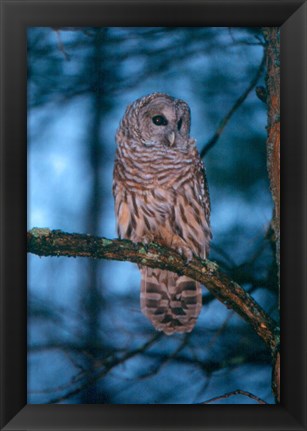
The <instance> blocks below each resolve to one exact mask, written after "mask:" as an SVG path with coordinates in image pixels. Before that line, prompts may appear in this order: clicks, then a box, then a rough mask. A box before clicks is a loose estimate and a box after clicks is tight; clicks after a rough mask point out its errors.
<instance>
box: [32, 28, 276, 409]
mask: <svg viewBox="0 0 307 431" xmlns="http://www.w3.org/2000/svg"><path fill="white" fill-rule="evenodd" d="M263 53H264V40H263V37H262V34H261V30H260V29H258V28H210V27H206V28H192V27H191V28H172V27H167V28H158V27H155V28H149V27H138V28H128V27H127V28H115V27H112V28H61V29H51V28H30V29H28V228H29V229H30V228H33V227H48V228H50V229H61V230H63V231H66V232H78V233H88V234H91V235H99V236H104V237H107V238H115V237H116V231H115V216H114V207H113V196H112V171H113V162H114V154H115V140H114V135H115V131H116V129H117V127H118V124H119V121H120V119H121V117H122V115H123V113H124V110H125V108H126V106H127V104H128V103H131V102H132V101H133V100H135V99H136V98H138V97H141V96H143V95H145V94H148V93H151V92H155V91H159V92H165V93H168V94H170V95H172V96H175V97H177V98H181V99H184V100H185V101H187V102H188V103H189V105H190V107H191V112H192V129H191V136H192V137H194V138H196V140H197V144H198V148H199V151H203V153H205V157H204V160H205V164H206V169H207V178H208V182H209V189H210V195H211V205H212V215H211V224H212V231H213V241H212V247H211V253H210V256H209V258H210V259H211V260H214V261H216V262H217V263H218V264H219V265H220V266H221V268H222V269H223V270H224V271H225V272H227V273H228V274H229V275H230V276H231V278H232V279H234V280H236V281H237V282H238V283H239V284H241V285H242V286H243V287H244V288H245V289H246V290H247V291H248V292H250V293H251V294H252V296H253V297H254V298H255V299H256V300H257V301H258V302H259V304H260V305H261V306H262V307H263V308H264V310H266V311H267V312H268V313H269V314H270V315H271V316H272V317H273V318H275V319H278V309H277V280H276V264H275V259H274V247H273V245H272V241H271V231H270V223H271V219H272V212H273V203H272V198H271V194H270V189H269V180H268V174H267V169H266V144H265V142H266V124H267V117H266V105H265V104H264V103H263V102H262V101H261V100H260V99H259V98H258V97H257V96H256V91H255V86H256V85H264V74H265V71H264V70H263ZM236 102H237V103H236ZM232 108H233V109H232ZM230 111H233V112H231V115H228V114H229V112H230ZM224 120H225V121H226V123H227V124H225V128H224V129H223V130H222V133H218V136H216V137H218V138H219V139H217V140H215V141H214V142H213V141H212V140H211V138H212V137H213V136H214V135H215V133H216V131H217V130H218V128H219V125H220V124H221V122H223V121H224ZM228 120H229V121H228ZM210 140H211V144H212V145H210V146H209V147H206V146H207V145H208V143H209V142H210ZM139 294H140V275H139V271H138V269H137V266H136V265H134V264H132V263H129V262H116V261H103V260H101V261H97V260H93V259H86V258H75V259H73V258H67V257H58V258H55V257H51V258H46V257H45V258H40V257H38V256H35V255H32V254H29V255H28V403H34V404H36V403H38V404H43V403H85V404H86V403H112V404H129V403H133V404H138V403H140V404H148V403H149V404H151V403H158V404H164V403H170V404H176V403H185V404H193V403H202V402H204V401H205V400H208V399H210V398H211V397H215V396H218V395H221V394H224V393H226V392H229V391H233V390H235V389H238V388H239V389H241V390H244V391H249V392H251V393H253V394H255V395H257V396H259V397H261V398H262V399H264V400H265V401H266V402H267V403H274V398H273V395H272V390H271V372H272V369H271V358H270V352H269V351H268V350H267V348H266V346H265V345H264V343H263V342H262V341H261V340H260V338H258V337H257V335H256V334H255V333H254V332H253V330H252V329H251V328H250V327H249V326H248V325H247V324H246V323H245V322H244V321H243V320H242V319H241V318H240V317H238V316H237V315H236V314H235V313H234V312H233V311H232V310H228V309H227V308H226V307H225V306H224V305H223V304H221V303H220V302H219V301H217V300H216V299H214V297H213V296H212V295H211V294H209V292H207V291H206V289H205V288H204V290H203V304H204V305H203V310H202V312H201V315H200V318H199V319H198V322H197V324H196V327H195V329H194V330H193V332H192V333H191V334H187V335H179V334H178V335H173V336H169V337H168V336H166V335H163V334H160V333H158V332H156V331H155V330H154V328H153V327H152V326H151V324H150V323H149V321H148V320H147V319H146V318H145V316H143V315H142V313H141V310H140V305H139ZM220 402H223V403H231V404H232V403H233V404H244V403H254V402H255V401H254V400H252V399H250V398H248V397H242V396H239V395H238V396H235V397H231V398H228V399H223V400H222V401H220Z"/></svg>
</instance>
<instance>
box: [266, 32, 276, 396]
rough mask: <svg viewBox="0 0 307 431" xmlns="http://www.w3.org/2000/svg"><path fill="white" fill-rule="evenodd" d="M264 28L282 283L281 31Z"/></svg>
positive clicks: (272, 182) (270, 161)
mask: <svg viewBox="0 0 307 431" xmlns="http://www.w3.org/2000/svg"><path fill="white" fill-rule="evenodd" d="M262 32H263V35H264V38H265V41H266V104H267V107H268V124H267V134H268V135H267V168H268V174H269V178H270V187H271V193H272V198H273V201H274V215H273V220H272V228H273V231H274V240H275V247H276V263H277V271H278V274H277V275H278V285H280V32H279V28H278V27H264V28H263V29H262ZM272 387H273V391H274V394H275V397H276V400H277V401H278V402H279V401H280V353H279V346H277V350H276V352H275V353H274V366H273V378H272Z"/></svg>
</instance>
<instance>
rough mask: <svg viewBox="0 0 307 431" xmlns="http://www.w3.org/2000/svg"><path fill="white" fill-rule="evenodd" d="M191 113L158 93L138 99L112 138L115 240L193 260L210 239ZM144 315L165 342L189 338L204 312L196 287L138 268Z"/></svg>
mask: <svg viewBox="0 0 307 431" xmlns="http://www.w3.org/2000/svg"><path fill="white" fill-rule="evenodd" d="M189 133H190V108H189V106H188V104H187V103H186V102H184V101H183V100H179V99H175V98H173V97H171V96H168V95H166V94H163V93H153V94H150V95H148V96H144V97H142V98H140V99H137V100H136V101H135V102H134V103H132V104H131V105H129V106H128V107H127V109H126V112H125V114H124V117H123V119H122V121H121V123H120V126H119V128H118V130H117V133H116V142H117V150H116V157H115V166H114V178H113V195H114V199H115V213H116V218H117V231H118V236H119V237H120V238H126V239H130V240H132V241H134V242H143V243H149V242H157V243H160V244H162V245H165V246H167V247H170V248H173V249H175V250H176V251H178V252H179V253H181V254H182V255H183V256H185V257H186V258H187V260H190V259H191V258H192V256H193V255H195V256H198V257H201V258H206V256H207V254H208V252H209V242H210V239H211V230H210V221H209V217H210V200H209V193H208V187H207V181H206V177H205V172H204V166H203V163H202V161H201V159H200V156H199V154H198V151H197V149H196V144H195V140H194V139H192V138H190V135H189ZM140 271H141V310H142V312H143V313H144V314H145V316H147V317H148V318H149V320H150V321H151V322H152V324H153V326H154V327H155V328H156V329H157V330H159V331H163V332H164V333H165V334H168V335H170V334H173V333H174V332H190V331H191V330H192V329H193V327H194V325H195V323H196V320H197V317H198V315H199V313H200V310H201V306H202V295H201V287H200V284H199V283H198V282H196V281H194V280H192V279H190V278H188V277H186V276H179V275H177V274H175V273H173V272H170V271H166V270H161V269H152V268H147V267H144V266H140Z"/></svg>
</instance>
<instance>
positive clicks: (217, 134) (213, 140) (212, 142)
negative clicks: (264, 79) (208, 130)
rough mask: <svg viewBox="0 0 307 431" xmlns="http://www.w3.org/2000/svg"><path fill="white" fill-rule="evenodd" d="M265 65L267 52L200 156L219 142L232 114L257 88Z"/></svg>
mask: <svg viewBox="0 0 307 431" xmlns="http://www.w3.org/2000/svg"><path fill="white" fill-rule="evenodd" d="M264 65H265V53H264V54H263V57H262V60H261V63H260V66H259V67H258V70H257V73H256V75H255V77H254V78H253V79H252V81H251V82H250V84H249V85H248V87H247V88H246V90H245V91H244V92H243V93H242V94H241V96H240V97H239V98H238V99H237V100H236V101H235V103H234V104H233V106H232V107H231V108H230V110H229V111H228V112H227V114H226V115H225V117H224V118H223V119H222V121H221V122H220V124H219V126H218V128H217V130H216V132H215V133H214V135H213V136H212V137H211V138H210V139H209V141H208V142H207V144H206V145H205V146H204V147H203V148H202V150H201V151H200V156H201V157H204V156H205V155H206V154H207V153H208V151H209V150H210V149H211V148H212V147H213V146H214V145H215V144H216V143H217V141H218V140H219V138H220V136H221V134H222V132H223V130H224V128H225V126H226V125H227V123H228V122H229V120H230V118H231V117H232V115H233V114H234V113H235V112H236V110H237V109H238V108H239V107H240V106H241V105H242V103H243V102H244V100H245V99H246V98H247V96H248V95H249V93H250V92H251V91H252V90H253V89H254V88H255V86H256V85H257V82H258V80H259V78H260V76H261V74H262V72H263V69H264Z"/></svg>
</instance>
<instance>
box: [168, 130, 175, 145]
mask: <svg viewBox="0 0 307 431" xmlns="http://www.w3.org/2000/svg"><path fill="white" fill-rule="evenodd" d="M175 137H176V135H175V132H171V133H169V134H168V135H167V140H168V142H169V145H170V147H172V146H173V145H174V142H175Z"/></svg>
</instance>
